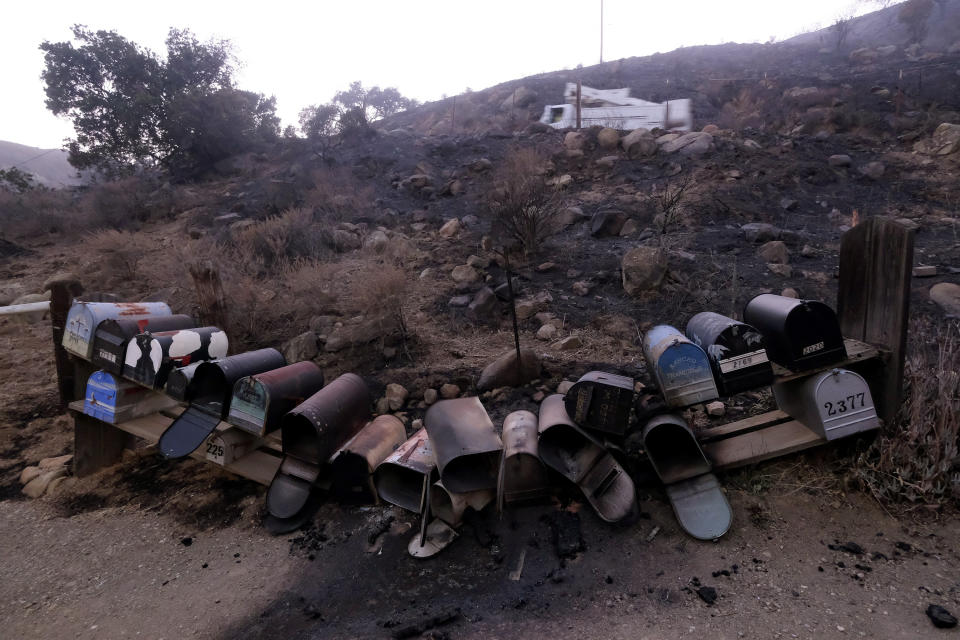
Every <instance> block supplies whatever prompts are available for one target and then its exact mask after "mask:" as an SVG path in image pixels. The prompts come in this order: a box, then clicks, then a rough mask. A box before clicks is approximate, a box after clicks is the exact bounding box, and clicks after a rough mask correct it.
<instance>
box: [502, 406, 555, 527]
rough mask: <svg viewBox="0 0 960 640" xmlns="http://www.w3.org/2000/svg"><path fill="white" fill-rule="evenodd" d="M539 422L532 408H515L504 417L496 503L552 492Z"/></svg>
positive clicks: (534, 498)
mask: <svg viewBox="0 0 960 640" xmlns="http://www.w3.org/2000/svg"><path fill="white" fill-rule="evenodd" d="M538 433H539V423H538V421H537V416H536V415H535V414H533V413H531V412H529V411H514V412H513V413H511V414H509V415H507V417H506V418H504V420H503V458H502V459H501V461H500V479H499V482H498V483H497V505H498V508H499V509H503V505H504V504H505V503H512V502H522V501H528V500H536V499H537V498H541V497H543V496H544V495H546V494H547V493H548V492H549V489H550V480H549V478H548V476H547V468H546V467H545V466H543V461H541V460H540V453H539V446H538V445H539V439H538Z"/></svg>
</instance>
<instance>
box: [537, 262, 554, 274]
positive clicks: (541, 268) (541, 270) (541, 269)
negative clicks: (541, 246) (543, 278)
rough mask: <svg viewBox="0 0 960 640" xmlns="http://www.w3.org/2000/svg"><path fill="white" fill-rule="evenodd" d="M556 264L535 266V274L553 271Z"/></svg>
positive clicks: (548, 263) (546, 263)
mask: <svg viewBox="0 0 960 640" xmlns="http://www.w3.org/2000/svg"><path fill="white" fill-rule="evenodd" d="M556 266H557V264H556V263H555V262H543V263H541V264H538V265H537V268H536V271H537V273H546V272H547V271H552V270H553V269H555V268H556Z"/></svg>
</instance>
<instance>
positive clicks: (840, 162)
mask: <svg viewBox="0 0 960 640" xmlns="http://www.w3.org/2000/svg"><path fill="white" fill-rule="evenodd" d="M827 162H828V163H830V166H831V167H849V166H850V165H851V164H853V159H852V158H851V157H850V156H848V155H846V154H843V153H838V154H835V155H832V156H830V157H829V158H827Z"/></svg>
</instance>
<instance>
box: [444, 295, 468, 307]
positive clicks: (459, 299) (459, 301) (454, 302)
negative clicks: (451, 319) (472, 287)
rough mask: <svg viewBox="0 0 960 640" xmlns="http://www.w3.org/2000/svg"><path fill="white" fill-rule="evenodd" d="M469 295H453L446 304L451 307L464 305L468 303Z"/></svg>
mask: <svg viewBox="0 0 960 640" xmlns="http://www.w3.org/2000/svg"><path fill="white" fill-rule="evenodd" d="M470 301H471V298H470V296H453V297H452V298H450V302H448V303H447V304H448V305H450V306H451V307H466V306H467V305H469V304H470Z"/></svg>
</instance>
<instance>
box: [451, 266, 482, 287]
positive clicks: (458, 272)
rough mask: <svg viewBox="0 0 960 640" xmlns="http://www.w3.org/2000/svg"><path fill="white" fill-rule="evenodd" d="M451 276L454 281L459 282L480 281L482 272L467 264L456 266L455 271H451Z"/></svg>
mask: <svg viewBox="0 0 960 640" xmlns="http://www.w3.org/2000/svg"><path fill="white" fill-rule="evenodd" d="M450 277H451V278H453V281H454V282H456V283H457V284H470V283H472V282H480V274H479V273H478V272H477V270H476V269H474V268H473V267H471V266H470V265H467V264H461V265H458V266H456V267H454V268H453V271H451V272H450Z"/></svg>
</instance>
